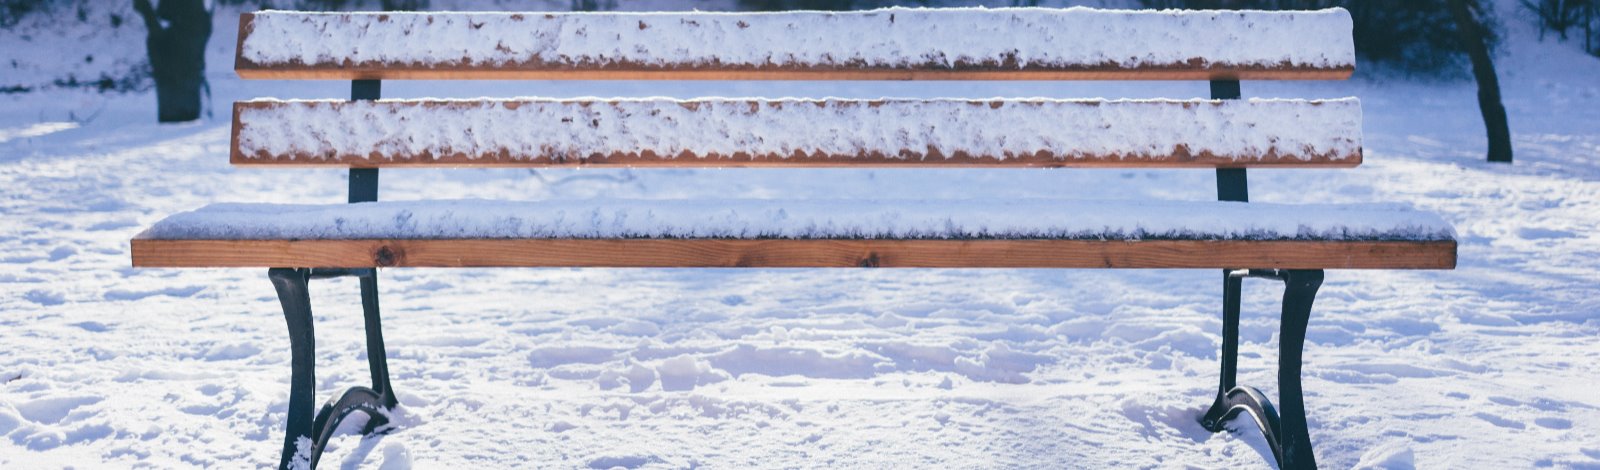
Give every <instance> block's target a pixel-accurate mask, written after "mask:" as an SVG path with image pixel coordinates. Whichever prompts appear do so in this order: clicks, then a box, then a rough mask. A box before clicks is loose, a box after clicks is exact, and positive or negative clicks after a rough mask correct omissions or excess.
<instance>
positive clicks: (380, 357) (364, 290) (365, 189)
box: [350, 80, 396, 408]
mask: <svg viewBox="0 0 1600 470" xmlns="http://www.w3.org/2000/svg"><path fill="white" fill-rule="evenodd" d="M382 95H383V82H382V81H381V80H352V81H350V100H351V101H361V100H376V99H378V98H380V97H381V96H382ZM377 200H378V169H377V168H351V169H350V202H351V203H357V202H373V201H377ZM370 274H371V275H369V276H361V310H362V314H363V316H364V317H365V319H366V325H365V326H366V330H367V365H368V367H369V369H371V372H372V389H373V391H375V392H377V394H378V396H380V397H382V400H383V406H384V407H385V408H393V407H394V406H395V403H396V402H395V396H394V393H391V391H390V387H389V364H388V359H387V356H388V354H387V352H386V351H385V350H384V347H383V323H382V321H381V320H380V315H379V309H378V273H377V270H373V271H372V272H371V273H370Z"/></svg>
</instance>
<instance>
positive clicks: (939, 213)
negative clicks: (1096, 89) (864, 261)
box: [139, 200, 1453, 240]
mask: <svg viewBox="0 0 1600 470" xmlns="http://www.w3.org/2000/svg"><path fill="white" fill-rule="evenodd" d="M139 237H140V238H146V239H228V240H235V239H246V240H257V239H322V240H326V239H367V238H387V239H437V238H506V239H509V238H729V239H761V238H781V239H901V238H911V239H1090V240H1094V239H1115V240H1130V239H1205V240H1211V239H1229V240H1281V239H1315V240H1449V239H1453V232H1452V231H1451V229H1450V225H1449V224H1447V223H1445V222H1444V221H1443V220H1442V219H1440V218H1439V217H1438V216H1436V215H1433V214H1430V213H1425V212H1418V211H1414V210H1410V209H1407V208H1403V207H1399V206H1393V205H1352V204H1341V205H1315V204H1312V205H1277V204H1263V203H1249V204H1245V203H1234V202H1210V201H1204V202H1199V201H1197V202H1179V201H1149V202H1146V201H1139V202H1132V201H1058V200H1006V201H926V200H917V201H857V200H797V201H783V200H576V201H538V202H525V201H491V200H435V201H398V202H372V203H361V204H331V205H297V204H295V205H291V204H231V203H230V204H212V205H209V206H206V207H203V208H200V209H199V210H195V211H192V212H185V213H181V214H177V215H173V216H171V217H168V218H167V219H165V220H162V221H161V222H158V223H156V224H155V225H154V226H152V227H151V228H150V229H149V230H147V231H146V232H144V233H143V234H141V235H140V236H139Z"/></svg>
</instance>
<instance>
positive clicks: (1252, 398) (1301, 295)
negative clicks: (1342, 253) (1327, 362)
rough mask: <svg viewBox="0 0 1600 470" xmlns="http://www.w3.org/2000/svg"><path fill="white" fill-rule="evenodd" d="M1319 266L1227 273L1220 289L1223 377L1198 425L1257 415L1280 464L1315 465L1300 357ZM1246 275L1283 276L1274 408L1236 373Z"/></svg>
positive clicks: (1215, 428)
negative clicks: (1239, 378) (1307, 419)
mask: <svg viewBox="0 0 1600 470" xmlns="http://www.w3.org/2000/svg"><path fill="white" fill-rule="evenodd" d="M1322 276H1323V274H1322V271H1321V270H1249V271H1226V272H1224V277H1223V290H1222V380H1221V384H1220V386H1219V387H1218V389H1217V399H1216V401H1215V402H1213V403H1212V404H1211V409H1210V410H1208V411H1206V414H1205V417H1203V418H1201V420H1200V423H1201V424H1202V425H1204V426H1205V428H1206V429H1208V430H1210V431H1211V432H1220V431H1222V430H1224V429H1225V428H1224V427H1223V423H1225V422H1227V421H1228V420H1230V419H1233V418H1234V417H1236V416H1238V415H1239V413H1241V412H1247V413H1249V414H1250V416H1251V417H1252V418H1255V423H1256V426H1257V427H1260V428H1261V434H1262V435H1263V436H1265V437H1266V439H1267V443H1268V444H1269V445H1270V446H1271V447H1272V456H1273V457H1274V458H1276V459H1277V460H1278V467H1279V468H1282V469H1285V470H1289V469H1295V470H1298V469H1314V468H1317V460H1316V456H1315V455H1314V454H1313V453H1312V451H1311V436H1310V434H1309V433H1308V432H1307V430H1306V408H1305V400H1304V397H1303V396H1302V393H1301V389H1300V355H1301V351H1302V349H1303V348H1304V347H1305V341H1306V324H1307V323H1308V321H1309V320H1310V318H1311V303H1312V301H1313V300H1314V299H1315V298H1316V296H1317V289H1318V288H1320V287H1321V286H1322ZM1244 277H1263V278H1269V279H1278V280H1282V281H1283V283H1284V292H1283V318H1282V323H1281V326H1280V329H1279V333H1278V405H1279V407H1278V408H1276V409H1274V408H1273V406H1272V402H1271V401H1270V400H1267V397H1266V395H1263V394H1262V393H1261V391H1260V390H1256V389H1255V388H1253V387H1248V386H1239V385H1238V384H1237V383H1236V378H1235V375H1236V373H1237V372H1238V358H1239V296H1240V288H1241V287H1242V282H1243V278H1244Z"/></svg>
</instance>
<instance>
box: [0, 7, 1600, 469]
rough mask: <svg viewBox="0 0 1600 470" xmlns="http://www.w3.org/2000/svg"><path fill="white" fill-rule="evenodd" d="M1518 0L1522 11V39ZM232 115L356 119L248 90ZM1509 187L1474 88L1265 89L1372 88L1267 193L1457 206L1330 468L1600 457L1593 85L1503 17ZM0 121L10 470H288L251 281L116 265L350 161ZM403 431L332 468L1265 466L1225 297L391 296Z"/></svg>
mask: <svg viewBox="0 0 1600 470" xmlns="http://www.w3.org/2000/svg"><path fill="white" fill-rule="evenodd" d="M1513 3H1514V2H1510V1H1506V2H1501V5H1502V7H1501V9H1502V12H1503V13H1506V14H1507V16H1508V17H1509V16H1510V12H1509V10H1511V9H1512V7H1511V5H1512V4H1513ZM231 23H232V22H231V21H229V20H227V19H226V18H219V20H218V23H217V25H218V29H217V31H216V35H215V36H214V37H213V53H212V54H211V58H212V60H211V63H210V67H211V72H210V77H211V83H212V87H213V90H214V96H215V98H216V101H217V103H219V104H225V103H228V102H231V101H233V100H240V99H249V98H253V97H257V96H274V97H281V98H341V97H344V96H346V94H347V93H348V88H347V85H346V84H345V83H340V82H327V83H285V82H255V81H252V82H244V81H240V80H236V79H234V78H232V75H231V72H230V70H229V68H230V66H231V64H232V60H231V58H230V57H229V54H231V50H232V43H231V38H232V37H233V34H235V31H234V27H233V26H231ZM1507 41H1508V45H1507V51H1508V52H1509V53H1510V56H1508V57H1504V58H1503V59H1502V60H1501V62H1500V63H1499V64H1498V65H1499V66H1500V70H1501V73H1502V78H1503V84H1504V86H1505V93H1506V96H1507V102H1506V104H1507V106H1508V108H1509V110H1510V113H1511V125H1512V130H1513V131H1514V132H1515V134H1516V135H1515V143H1516V145H1517V151H1518V154H1517V163H1516V164H1515V165H1511V166H1505V165H1490V164H1487V163H1482V162H1481V160H1482V149H1483V148H1484V143H1483V138H1482V132H1481V123H1480V121H1479V117H1478V114H1477V110H1476V103H1475V101H1474V96H1475V90H1474V88H1473V86H1472V84H1470V83H1448V84H1429V83H1415V82H1407V81H1399V80H1378V79H1371V78H1363V79H1358V80H1354V81H1350V82H1338V83H1254V82H1246V83H1245V85H1244V91H1245V94H1246V95H1247V96H1262V97H1295V98H1339V97H1344V96H1358V97H1360V98H1361V99H1362V105H1363V108H1364V116H1365V147H1366V161H1365V163H1364V164H1363V165H1362V166H1361V167H1359V168H1357V169H1351V170H1332V171H1329V170H1277V171H1265V170H1264V171H1257V172H1253V173H1252V175H1251V176H1252V178H1251V179H1252V182H1253V183H1254V184H1253V185H1252V188H1251V189H1252V194H1251V196H1252V199H1253V200H1257V201H1262V202H1283V203H1311V202H1329V203H1348V202H1392V203H1401V204H1408V205H1412V206H1415V207H1417V208H1419V209H1425V210H1429V211H1435V212H1438V213H1439V214H1441V215H1442V216H1443V217H1444V219H1445V220H1446V221H1448V222H1449V223H1451V224H1453V225H1454V227H1455V230H1456V232H1457V236H1458V239H1459V240H1460V242H1461V251H1460V259H1461V262H1460V268H1459V269H1457V270H1454V271H1426V272H1401V271H1371V272H1367V271H1360V272H1357V271H1333V272H1330V273H1328V282H1327V284H1326V285H1325V286H1324V288H1323V290H1322V293H1321V294H1320V295H1319V296H1318V299H1317V300H1318V303H1317V307H1316V310H1315V312H1314V313H1313V318H1312V323H1311V331H1310V334H1309V341H1310V344H1308V345H1307V347H1306V356H1305V357H1306V366H1305V387H1306V390H1307V397H1306V402H1307V405H1308V408H1309V415H1310V426H1311V433H1312V439H1313V442H1315V443H1316V446H1317V456H1318V458H1319V461H1320V462H1321V463H1323V464H1324V466H1325V467H1327V468H1347V467H1353V466H1370V467H1383V468H1412V467H1419V468H1526V467H1555V468H1600V394H1596V393H1595V392H1594V389H1596V388H1597V387H1600V231H1597V228H1600V125H1597V124H1600V82H1596V80H1595V77H1596V76H1600V60H1595V59H1593V58H1590V57H1585V56H1583V55H1581V54H1580V53H1578V52H1577V50H1576V47H1573V46H1558V45H1551V44H1539V43H1537V42H1536V33H1535V32H1534V31H1532V30H1531V29H1529V28H1528V27H1527V26H1525V25H1524V23H1522V22H1519V21H1512V22H1511V24H1510V25H1509V26H1508V28H1507ZM384 93H385V96H393V97H428V96H435V97H475V96H482V95H489V96H517V95H543V96H589V95H597V96H630V97H641V96H656V95H664V96H672V97H679V98H689V97H694V96H702V95H721V96H798V97H825V96H838V97H846V98H876V97H880V96H905V97H947V96H948V97H967V98H972V97H976V98H988V97H994V96H1042V97H1054V98H1074V97H1096V96H1106V97H1114V98H1115V97H1128V98H1150V97H1169V98H1193V97H1200V96H1204V94H1205V93H1206V89H1205V84H1204V83H1131V84H1101V83H1000V84H981V85H979V84H972V83H906V82H892V83H863V82H838V83H795V82H769V83H748V82H733V83H705V84H690V83H683V82H660V83H637V82H610V83H550V82H528V83H500V82H492V83H461V82H454V83H442V82H425V83H398V82H391V83H385V89H384ZM216 109H217V111H218V113H217V116H216V117H214V118H212V119H208V120H204V121H201V122H199V123H195V124H185V125H156V124H154V122H153V121H154V117H155V116H154V115H155V111H154V98H153V97H152V96H149V95H142V94H134V95H100V94H93V93H85V92H78V91H60V90H57V91H45V92H38V93H28V94H14V95H0V468H8V469H9V468H60V467H68V466H70V467H76V468H86V467H88V468H93V467H115V468H125V467H135V466H149V467H157V468H171V467H191V466H195V467H198V466H208V467H224V468H238V467H267V466H271V465H273V464H275V463H276V458H277V452H278V449H279V446H280V445H281V440H280V439H281V438H282V436H281V432H282V431H281V426H282V425H283V422H284V419H285V411H286V408H287V397H288V382H287V381H288V376H289V351H288V341H287V338H286V332H285V327H284V323H283V317H282V314H281V312H280V310H279V309H278V306H277V302H276V298H275V296H274V294H273V290H272V288H271V286H270V284H269V283H268V282H267V280H266V276H265V272H264V270H237V269H218V270H156V269H131V268H129V267H128V265H129V258H128V239H129V238H131V237H132V236H133V235H134V234H136V233H138V232H139V231H140V230H142V229H143V228H144V227H147V226H149V225H150V224H151V223H153V222H155V221H156V220H159V219H160V218H162V217H164V216H167V215H170V214H173V213H177V212H180V211H185V210H191V209H194V208H196V207H199V206H202V205H204V204H207V203H211V202H218V201H233V202H279V203H289V202H295V203H334V202H338V201H341V200H343V198H344V182H343V178H344V174H343V172H341V171H335V170H305V169H302V170H261V169H235V168H232V167H230V166H229V165H228V164H227V146H228V128H227V122H226V119H225V116H226V114H227V113H226V109H227V108H226V107H225V106H218V107H217V108H216ZM600 195H604V196H615V197H631V198H701V197H717V198H720V197H729V196H738V197H750V198H789V199H852V198H922V199H930V200H945V199H962V200H968V199H973V198H1061V199H1082V198H1089V199H1105V198H1116V199H1125V198H1148V199H1178V200H1196V201H1198V200H1207V199H1210V198H1211V197H1213V183H1212V176H1211V173H1210V172H1209V171H1194V170H1170V171H1123V170H1020V169H1018V170H962V171H945V170H887V169H880V170H870V171H862V170H856V171H851V170H781V171H779V170H700V171H696V170H620V169H616V170H596V169H586V170H568V169H541V170H525V169H524V170H452V171H432V170H394V171H387V172H385V173H384V183H383V193H382V196H383V198H384V199H388V200H406V199H423V198H503V199H517V200H547V199H556V200H571V199H583V198H588V197H592V196H600ZM380 284H381V286H382V291H383V295H384V297H383V302H384V307H385V317H384V320H385V325H384V326H385V327H386V331H387V339H388V343H389V354H390V362H389V365H390V369H391V371H392V372H393V374H394V376H393V380H394V385H395V387H396V388H397V389H398V392H399V397H400V402H401V404H402V407H401V409H400V410H399V412H398V417H397V421H398V422H399V423H400V424H401V426H400V429H398V430H397V431H395V432H393V433H390V434H387V435H383V436H380V437H376V438H372V439H361V438H359V437H355V436H345V437H341V438H339V439H338V440H336V441H335V442H334V444H333V447H332V449H331V450H330V451H329V453H328V454H326V455H325V456H324V459H323V462H324V464H325V465H326V466H327V467H334V466H346V467H366V468H378V467H381V468H407V467H417V468H445V467H455V468H480V467H567V468H570V467H580V468H581V467H588V468H610V467H627V468H632V467H649V468H657V467H661V468H682V467H710V468H728V467H763V468H770V467H868V468H881V467H954V468H993V467H1031V468H1129V467H1163V468H1165V467H1186V466H1188V467H1203V468H1216V467H1245V468H1251V467H1256V468H1259V467H1264V466H1267V465H1268V464H1266V463H1265V462H1266V461H1267V460H1269V459H1270V453H1269V451H1268V450H1267V448H1266V446H1265V444H1264V441H1262V439H1261V438H1260V436H1259V434H1258V433H1257V432H1256V431H1255V430H1254V429H1253V426H1250V425H1247V424H1242V423H1241V424H1238V425H1236V427H1237V428H1238V429H1239V431H1238V432H1235V433H1223V434H1210V433H1208V432H1206V431H1204V430H1203V429H1202V428H1201V427H1200V425H1199V424H1198V423H1197V422H1196V419H1197V417H1198V414H1199V413H1200V412H1201V411H1202V410H1203V406H1205V405H1206V404H1208V403H1209V402H1210V400H1211V394H1212V393H1213V391H1214V387H1215V380H1216V379H1215V374H1216V355H1217V347H1218V346H1217V344H1218V336H1217V333H1218V331H1219V330H1220V328H1221V326H1220V320H1219V316H1220V315H1219V307H1218V305H1219V302H1220V292H1219V291H1220V288H1219V284H1220V282H1219V279H1218V273H1216V272H1214V271H1210V270H1205V271H1176V270H1175V271H1156V270H1141V271H1118V272H1113V271H1089V270H1079V271H1063V270H781V269H773V270H692V269H665V270H662V269H658V270H628V269H583V270H568V269H511V270H429V269H400V270H386V271H383V272H382V274H381V283H380ZM1279 292H1280V289H1278V288H1276V286H1274V285H1272V283H1270V282H1264V281H1251V282H1247V283H1246V291H1245V308H1246V313H1245V317H1244V326H1243V336H1244V340H1245V344H1244V345H1243V353H1244V355H1243V358H1242V361H1243V362H1242V364H1241V381H1242V382H1244V383H1248V384H1254V385H1257V386H1261V387H1263V388H1264V389H1266V390H1267V391H1268V393H1269V395H1271V394H1273V393H1274V387H1273V386H1272V385H1273V383H1274V382H1273V379H1274V377H1275V369H1274V367H1273V364H1274V363H1275V352H1274V346H1275V344H1276V340H1275V336H1276V334H1275V332H1276V330H1277V322H1276V320H1275V319H1276V316H1277V313H1276V310H1277V299H1278V297H1277V296H1278V295H1279ZM312 295H313V302H314V305H315V306H316V311H317V325H316V326H317V330H318V333H319V338H318V339H319V344H318V348H319V349H318V353H319V356H318V372H319V376H318V387H319V388H320V389H321V392H320V393H321V396H320V397H319V399H325V398H326V397H327V396H329V395H332V394H334V393H336V392H337V391H339V390H342V389H343V388H345V387H347V386H351V385H358V384H361V383H362V382H364V381H365V380H366V376H367V371H366V364H365V361H364V357H363V352H362V336H361V334H360V331H361V316H360V312H359V303H358V300H357V298H356V284H355V282H354V281H353V280H348V279H344V280H329V281H319V282H317V283H315V284H313V287H312Z"/></svg>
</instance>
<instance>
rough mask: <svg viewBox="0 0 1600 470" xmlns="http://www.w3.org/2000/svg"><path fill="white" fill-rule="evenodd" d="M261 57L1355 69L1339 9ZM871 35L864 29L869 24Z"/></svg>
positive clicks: (969, 16) (730, 24)
mask: <svg viewBox="0 0 1600 470" xmlns="http://www.w3.org/2000/svg"><path fill="white" fill-rule="evenodd" d="M253 27H254V30H253V31H251V32H250V34H249V35H248V36H246V38H245V40H244V42H243V43H242V44H241V46H240V51H239V52H240V54H239V57H240V58H241V59H243V60H245V61H248V62H253V63H255V64H257V65H261V66H273V65H299V66H309V67H344V66H362V65H374V64H385V65H391V66H392V65H409V66H419V67H425V68H431V67H452V66H502V67H515V66H524V67H531V68H542V67H547V68H563V67H575V68H586V67H587V68H601V67H608V66H624V67H626V66H637V67H644V68H685V67H686V68H697V67H708V66H715V67H731V68H760V67H800V68H828V67H867V68H889V69H913V68H915V69H928V68H933V69H938V68H964V67H965V68H971V67H994V68H1023V67H1028V68H1044V69H1068V70H1073V69H1093V68H1100V67H1109V68H1169V67H1184V68H1194V67H1197V66H1198V67H1250V68H1280V67H1312V68H1342V67H1353V66H1354V64H1355V46H1354V43H1353V39H1352V36H1351V20H1350V14H1349V13H1348V12H1346V11H1345V10H1343V9H1339V8H1334V9H1327V10H1320V11H1301V12H1264V11H1226V12H1225V11H1178V10H1163V11H1154V10H1146V11H1115V10H1099V9H1091V8H1081V7H1075V8H1068V9H1053V8H997V9H986V8H940V9H924V8H886V9H879V10H870V11H855V12H838V13H831V12H816V11H797V12H779V13H706V12H692V13H681V12H672V13H665V12H663V13H609V12H608V13H543V12H534V13H381V14H380V13H309V12H290V11H266V12H261V13H257V14H256V15H255V20H254V23H253ZM869 32H870V34H866V33H869Z"/></svg>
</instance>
